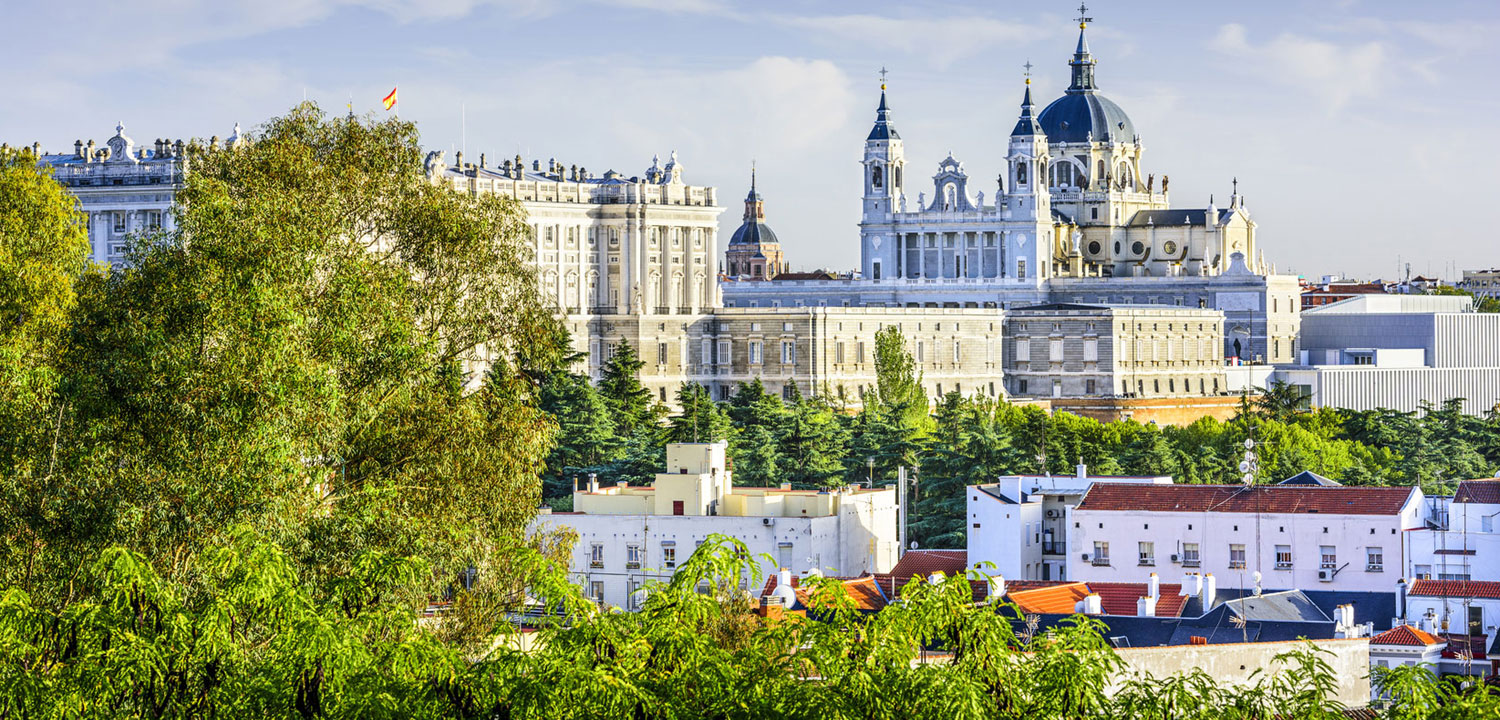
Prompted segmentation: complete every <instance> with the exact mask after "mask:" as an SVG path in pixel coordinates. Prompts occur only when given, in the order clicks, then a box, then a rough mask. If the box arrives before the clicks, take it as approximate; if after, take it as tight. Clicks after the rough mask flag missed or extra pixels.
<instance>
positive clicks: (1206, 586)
mask: <svg viewBox="0 0 1500 720" xmlns="http://www.w3.org/2000/svg"><path fill="white" fill-rule="evenodd" d="M1218 590H1219V583H1218V582H1216V581H1215V580H1214V574H1213V573H1208V574H1207V575H1204V576H1203V609H1204V610H1205V611H1207V610H1208V609H1209V608H1211V607H1213V606H1214V596H1215V595H1216V594H1218Z"/></svg>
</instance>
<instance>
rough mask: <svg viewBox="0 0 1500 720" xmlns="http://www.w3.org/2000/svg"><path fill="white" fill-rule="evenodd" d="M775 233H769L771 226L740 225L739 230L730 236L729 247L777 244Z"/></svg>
mask: <svg viewBox="0 0 1500 720" xmlns="http://www.w3.org/2000/svg"><path fill="white" fill-rule="evenodd" d="M779 242H781V241H780V240H777V239H776V233H774V232H771V226H770V225H767V224H765V223H752V222H746V223H741V224H740V226H739V228H738V229H736V230H735V231H734V235H732V236H730V238H729V244H730V245H765V244H769V243H779Z"/></svg>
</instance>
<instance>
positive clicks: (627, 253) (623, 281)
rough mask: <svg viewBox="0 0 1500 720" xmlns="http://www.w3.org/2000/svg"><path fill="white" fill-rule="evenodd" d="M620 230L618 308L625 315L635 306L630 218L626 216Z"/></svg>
mask: <svg viewBox="0 0 1500 720" xmlns="http://www.w3.org/2000/svg"><path fill="white" fill-rule="evenodd" d="M618 230H619V232H620V287H619V293H620V297H619V301H618V302H617V303H616V306H617V307H616V310H617V311H618V312H619V313H620V314H622V315H623V314H626V313H628V312H630V310H631V308H632V307H633V305H632V304H631V303H632V299H631V294H632V291H631V286H632V284H633V283H634V280H635V278H634V275H635V253H634V252H633V250H632V248H631V247H630V219H629V218H626V219H625V222H624V224H623V225H622V226H621V227H619V228H618Z"/></svg>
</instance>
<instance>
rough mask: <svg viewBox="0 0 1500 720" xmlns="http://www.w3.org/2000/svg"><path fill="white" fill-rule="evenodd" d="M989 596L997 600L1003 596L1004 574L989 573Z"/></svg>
mask: <svg viewBox="0 0 1500 720" xmlns="http://www.w3.org/2000/svg"><path fill="white" fill-rule="evenodd" d="M990 597H991V598H993V599H996V600H998V599H1000V598H1002V597H1005V576H1004V575H991V576H990Z"/></svg>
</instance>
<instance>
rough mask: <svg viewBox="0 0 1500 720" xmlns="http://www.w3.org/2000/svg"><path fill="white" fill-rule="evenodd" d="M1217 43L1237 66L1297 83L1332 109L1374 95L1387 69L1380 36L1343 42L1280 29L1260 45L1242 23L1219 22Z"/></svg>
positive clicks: (1264, 77) (1281, 81)
mask: <svg viewBox="0 0 1500 720" xmlns="http://www.w3.org/2000/svg"><path fill="white" fill-rule="evenodd" d="M1214 49H1216V50H1217V51H1219V52H1220V53H1222V54H1224V55H1227V56H1228V57H1230V58H1232V59H1234V60H1236V61H1237V62H1236V65H1235V67H1236V68H1237V69H1238V71H1239V72H1241V73H1244V74H1248V75H1252V76H1256V77H1259V78H1260V79H1262V80H1265V81H1267V82H1270V83H1272V84H1281V85H1289V86H1292V87H1295V88H1297V89H1299V90H1301V91H1303V92H1305V93H1307V94H1308V95H1310V96H1312V98H1313V101H1314V102H1315V103H1319V104H1321V105H1323V106H1324V109H1325V110H1327V111H1329V112H1336V111H1338V110H1341V109H1343V108H1344V106H1345V105H1347V104H1348V103H1349V102H1350V101H1351V100H1354V99H1360V98H1373V97H1376V96H1377V95H1378V94H1379V92H1380V90H1381V87H1382V79H1383V76H1384V75H1385V74H1386V72H1387V71H1388V68H1387V60H1386V48H1385V46H1384V45H1383V44H1381V43H1379V42H1365V43H1360V44H1353V45H1340V44H1337V43H1333V42H1329V41H1326V40H1320V39H1317V38H1311V37H1307V36H1305V35H1297V34H1294V33H1282V34H1280V35H1277V36H1276V37H1274V38H1272V39H1271V40H1269V41H1266V42H1264V43H1261V44H1259V45H1256V44H1254V43H1252V42H1251V41H1250V39H1249V37H1248V33H1247V32H1246V30H1245V26H1243V25H1239V24H1229V25H1225V26H1223V27H1221V28H1220V29H1219V32H1218V34H1217V35H1216V36H1215V38H1214Z"/></svg>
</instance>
